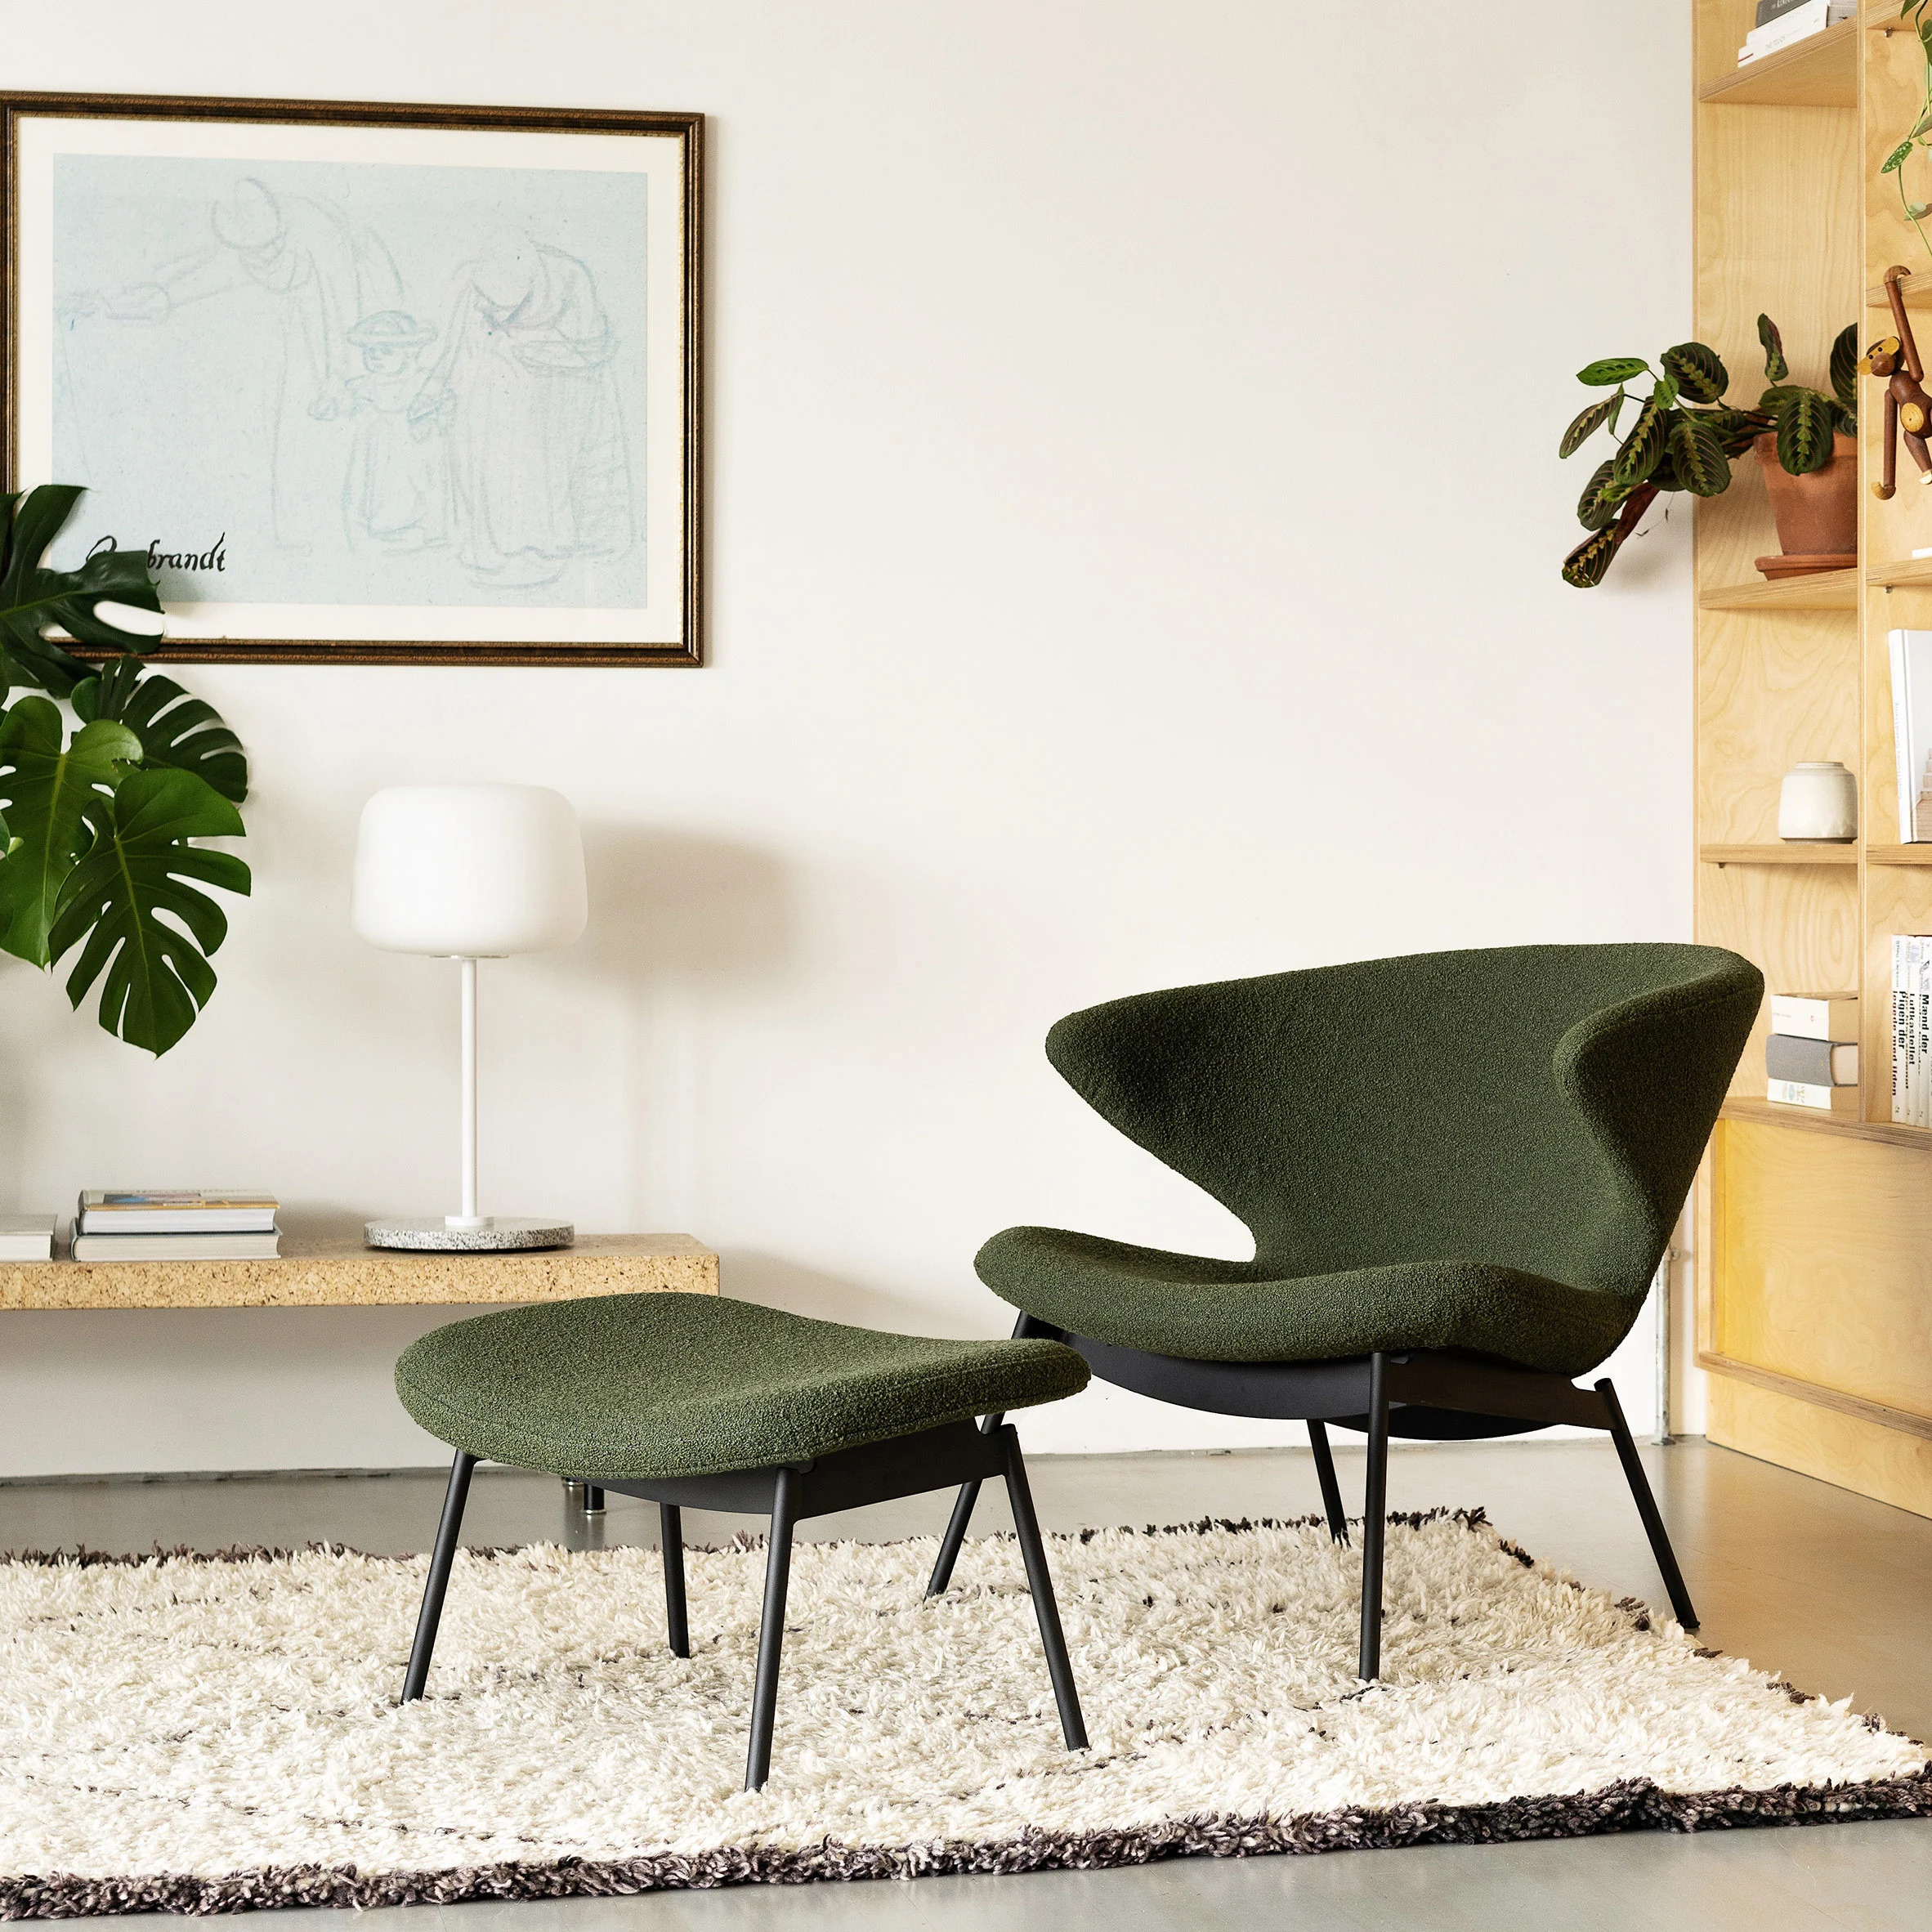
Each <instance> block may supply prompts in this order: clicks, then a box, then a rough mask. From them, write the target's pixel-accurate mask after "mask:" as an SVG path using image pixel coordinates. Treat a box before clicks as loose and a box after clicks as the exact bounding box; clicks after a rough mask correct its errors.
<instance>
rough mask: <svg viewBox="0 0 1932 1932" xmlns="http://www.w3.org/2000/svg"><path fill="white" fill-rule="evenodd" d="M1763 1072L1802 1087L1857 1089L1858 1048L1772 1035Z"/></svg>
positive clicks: (1849, 1043) (1848, 1043) (1846, 1043)
mask: <svg viewBox="0 0 1932 1932" xmlns="http://www.w3.org/2000/svg"><path fill="white" fill-rule="evenodd" d="M1764 1071H1765V1074H1766V1075H1767V1076H1769V1078H1770V1079H1772V1080H1791V1081H1795V1082H1796V1084H1797V1085H1800V1086H1801V1087H1855V1086H1857V1085H1858V1044H1857V1042H1856V1041H1854V1040H1806V1039H1804V1038H1803V1037H1802V1036H1800V1035H1796V1034H1790V1033H1773V1035H1771V1036H1770V1038H1769V1039H1768V1040H1766V1041H1765V1042H1764Z"/></svg>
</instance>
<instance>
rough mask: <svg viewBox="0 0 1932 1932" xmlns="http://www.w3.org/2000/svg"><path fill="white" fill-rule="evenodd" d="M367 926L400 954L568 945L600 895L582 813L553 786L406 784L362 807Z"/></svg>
mask: <svg viewBox="0 0 1932 1932" xmlns="http://www.w3.org/2000/svg"><path fill="white" fill-rule="evenodd" d="M353 916H354V919H355V924H356V931H357V932H359V933H360V934H361V936H362V937H364V939H366V940H367V941H369V944H370V945H371V946H381V947H382V948H383V949H384V950H386V951H388V952H392V953H433V954H436V955H439V956H441V957H444V958H457V959H499V958H501V957H502V956H503V955H504V954H506V953H538V952H545V951H548V950H549V949H550V948H552V946H568V945H569V944H570V942H571V941H572V940H574V939H575V938H576V937H577V936H578V934H579V933H580V932H582V931H583V930H584V920H585V919H587V918H588V916H589V901H588V897H586V895H585V892H584V841H583V839H582V838H581V836H580V835H579V832H578V830H577V815H576V813H575V812H574V811H572V810H571V808H570V800H569V799H568V798H565V797H564V795H563V794H562V793H561V792H553V791H552V790H551V789H549V787H548V785H394V786H391V788H390V789H388V790H387V791H381V792H378V793H377V794H376V795H375V796H374V797H373V798H371V799H370V800H369V803H368V804H366V805H365V806H364V807H363V808H362V829H361V831H360V834H359V835H358V837H357V839H356V887H355V901H354V914H353Z"/></svg>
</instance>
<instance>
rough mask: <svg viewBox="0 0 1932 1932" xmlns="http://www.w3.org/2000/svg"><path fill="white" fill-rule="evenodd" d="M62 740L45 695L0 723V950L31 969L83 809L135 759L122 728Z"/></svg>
mask: <svg viewBox="0 0 1932 1932" xmlns="http://www.w3.org/2000/svg"><path fill="white" fill-rule="evenodd" d="M66 737H67V731H66V727H65V724H64V723H63V722H62V721H61V718H60V712H59V710H58V709H56V706H55V704H54V703H53V701H52V700H51V699H48V698H22V699H20V700H19V701H18V702H17V703H16V704H15V705H14V707H13V709H11V711H9V712H8V713H7V714H6V716H5V717H4V718H0V806H4V807H5V808H6V812H7V823H8V825H9V827H10V829H11V834H12V837H11V840H8V841H0V845H4V847H5V856H4V857H0V948H4V949H5V950H7V951H8V952H10V953H11V954H13V955H15V957H16V958H17V959H25V960H28V961H29V962H30V963H31V964H34V965H35V966H44V965H46V964H47V962H48V957H49V955H48V952H47V933H48V932H49V930H50V929H51V927H52V925H53V923H54V912H55V907H56V903H57V901H58V900H59V898H60V888H61V886H62V885H63V884H64V883H65V882H66V879H67V875H68V874H69V872H70V871H71V870H73V868H74V857H75V855H76V854H77V853H78V852H79V851H80V849H81V847H82V846H83V843H85V830H86V827H85V825H84V822H83V814H84V813H85V811H86V809H87V806H88V804H89V803H97V802H101V800H103V798H105V794H109V793H111V792H112V791H113V789H114V787H115V786H116V785H118V784H119V783H120V781H121V779H122V776H123V772H124V771H125V768H126V767H127V766H128V765H129V764H131V763H133V762H134V761H136V759H138V758H140V756H141V740H139V739H138V738H136V736H135V735H134V734H133V732H132V731H129V730H128V729H127V727H126V726H124V725H118V724H89V725H83V727H81V728H80V730H79V731H76V732H75V733H74V742H73V743H72V744H71V745H69V744H68V743H67V742H66Z"/></svg>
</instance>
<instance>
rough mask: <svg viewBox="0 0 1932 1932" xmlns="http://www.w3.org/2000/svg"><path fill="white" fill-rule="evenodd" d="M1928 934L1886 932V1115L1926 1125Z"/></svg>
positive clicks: (1929, 1113)
mask: <svg viewBox="0 0 1932 1932" xmlns="http://www.w3.org/2000/svg"><path fill="white" fill-rule="evenodd" d="M1928 1076H1932V937H1929V936H1927V935H1925V934H1924V933H1919V932H1895V933H1894V934H1893V935H1892V1118H1893V1119H1894V1120H1895V1121H1897V1122H1898V1125H1900V1126H1903V1127H1932V1077H1928Z"/></svg>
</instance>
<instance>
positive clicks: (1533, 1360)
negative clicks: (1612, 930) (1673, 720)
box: [976, 945, 1764, 1375]
mask: <svg viewBox="0 0 1932 1932" xmlns="http://www.w3.org/2000/svg"><path fill="white" fill-rule="evenodd" d="M1763 995H1764V979H1763V976H1762V975H1761V974H1760V973H1759V972H1758V970H1757V968H1755V966H1753V965H1751V964H1750V962H1749V961H1747V960H1746V959H1740V958H1739V957H1738V956H1737V955H1736V954H1735V953H1731V952H1727V951H1724V950H1722V949H1720V948H1718V947H1715V946H1674V945H1618V946H1509V947H1501V948H1496V949H1491V950H1480V951H1469V952H1451V953H1426V954H1420V955H1414V956H1411V957H1408V958H1403V959H1370V960H1364V961H1362V962H1360V963H1358V964H1352V965H1344V966H1327V967H1322V968H1317V969H1315V970H1313V971H1311V972H1304V973H1276V974H1272V975H1269V976H1268V977H1263V978H1257V979H1243V980H1230V981H1224V982H1221V983H1219V984H1218V985H1212V986H1183V987H1178V988H1176V989H1174V990H1173V991H1167V992H1159V993H1148V994H1143V995H1138V996H1137V997H1134V998H1131V999H1126V1000H1112V1001H1110V1002H1109V1003H1108V1004H1106V1005H1103V1006H1096V1007H1093V1008H1089V1009H1088V1010H1086V1011H1085V1012H1083V1013H1072V1014H1070V1015H1069V1016H1068V1017H1067V1018H1065V1019H1063V1020H1062V1021H1061V1022H1059V1023H1058V1025H1057V1026H1054V1027H1053V1030H1052V1031H1051V1032H1050V1033H1049V1035H1048V1036H1047V1056H1048V1058H1049V1059H1050V1060H1051V1061H1052V1062H1053V1065H1054V1067H1056V1068H1058V1071H1060V1073H1061V1074H1062V1076H1064V1077H1065V1079H1066V1080H1067V1082H1068V1083H1069V1084H1070V1085H1071V1086H1072V1087H1073V1089H1075V1091H1076V1092H1077V1093H1079V1094H1080V1097H1081V1098H1083V1099H1085V1101H1086V1102H1088V1103H1089V1105H1090V1106H1092V1107H1093V1108H1094V1109H1095V1110H1096V1111H1098V1112H1099V1113H1101V1114H1102V1115H1103V1116H1105V1117H1106V1118H1107V1120H1110V1121H1111V1122H1112V1123H1113V1125H1115V1126H1116V1127H1117V1128H1119V1129H1120V1131H1121V1132H1122V1133H1123V1134H1126V1135H1127V1136H1128V1137H1129V1138H1130V1139H1133V1140H1134V1141H1137V1142H1138V1143H1139V1144H1140V1145H1141V1146H1142V1147H1145V1148H1147V1151H1148V1152H1150V1153H1152V1154H1154V1155H1156V1156H1158V1158H1160V1159H1161V1161H1165V1163H1166V1164H1167V1165H1169V1167H1172V1168H1174V1169H1175V1170H1176V1171H1177V1172H1178V1173H1180V1174H1184V1175H1185V1176H1186V1177H1187V1178H1188V1179H1190V1180H1192V1181H1193V1182H1195V1183H1196V1184H1197V1185H1198V1186H1200V1187H1203V1188H1205V1190H1206V1191H1207V1192H1209V1193H1210V1194H1211V1195H1213V1196H1214V1198H1215V1199H1216V1200H1217V1201H1220V1202H1222V1203H1223V1205H1225V1206H1227V1207H1228V1208H1229V1209H1230V1210H1232V1211H1233V1212H1234V1213H1235V1214H1237V1215H1238V1216H1240V1218H1241V1219H1242V1220H1243V1221H1244V1222H1246V1223H1247V1226H1248V1228H1249V1229H1250V1232H1252V1233H1253V1235H1254V1247H1255V1254H1254V1259H1253V1260H1252V1261H1246V1262H1232V1261H1223V1260H1211V1259H1205V1258H1204V1257H1201V1256H1196V1255H1191V1254H1168V1253H1165V1252H1163V1251H1161V1250H1155V1249H1149V1248H1139V1247H1133V1246H1127V1245H1125V1244H1124V1243H1121V1242H1118V1241H1107V1240H1103V1239H1101V1238H1100V1237H1096V1236H1093V1235H1086V1234H1075V1233H1069V1232H1065V1231H1062V1230H1061V1229H1058V1228H1008V1229H1007V1230H1006V1232H1004V1233H1002V1234H998V1235H995V1237H993V1238H992V1240H991V1241H988V1242H987V1243H986V1246H984V1247H983V1248H982V1249H981V1250H980V1252H979V1255H978V1258H977V1263H976V1265H977V1268H978V1270H979V1273H980V1278H981V1279H982V1281H985V1282H986V1286H988V1287H990V1288H991V1289H992V1290H993V1291H994V1292H995V1294H996V1295H1000V1296H1001V1297H1002V1298H1003V1299H1005V1300H1006V1301H1008V1302H1010V1303H1012V1304H1013V1306H1014V1307H1015V1308H1021V1309H1023V1310H1024V1311H1026V1313H1028V1314H1031V1315H1033V1316H1035V1317H1038V1318H1040V1320H1042V1321H1044V1322H1049V1323H1051V1324H1052V1325H1053V1326H1055V1327H1057V1328H1059V1329H1061V1330H1065V1331H1067V1332H1071V1333H1074V1334H1078V1335H1091V1336H1093V1338H1094V1339H1097V1340H1100V1341H1106V1342H1111V1343H1114V1344H1118V1345H1120V1346H1123V1347H1128V1348H1142V1349H1147V1350H1152V1351H1153V1352H1156V1353H1162V1354H1170V1355H1184V1356H1190V1357H1196V1358H1202V1359H1208V1360H1214V1361H1232V1362H1266V1361H1305V1360H1310V1359H1315V1358H1321V1357H1335V1356H1345V1355H1360V1354H1365V1353H1371V1352H1372V1351H1375V1350H1378V1349H1382V1350H1389V1351H1398V1350H1401V1349H1405V1348H1471V1349H1477V1350H1480V1351H1482V1352H1483V1353H1487V1354H1490V1355H1495V1356H1500V1357H1503V1358H1505V1359H1506V1360H1508V1361H1511V1362H1519V1363H1521V1364H1523V1366H1526V1367H1529V1368H1536V1369H1545V1370H1550V1371H1555V1372H1557V1373H1559V1374H1562V1375H1581V1374H1582V1373H1583V1372H1585V1371H1586V1370H1589V1369H1591V1368H1594V1367H1595V1366H1597V1364H1598V1363H1599V1362H1602V1361H1603V1358H1604V1357H1606V1356H1607V1355H1608V1354H1609V1353H1610V1352H1611V1350H1612V1349H1613V1348H1615V1347H1616V1346H1617V1343H1618V1342H1620V1341H1621V1339H1623V1337H1624V1335H1626V1333H1627V1332H1628V1330H1629V1329H1630V1325H1631V1323H1632V1322H1634V1321H1635V1318H1636V1316H1637V1313H1638V1310H1639V1308H1641V1307H1642V1306H1643V1304H1644V1296H1645V1295H1646V1293H1647V1291H1648V1287H1649V1284H1650V1280H1651V1277H1652V1274H1653V1273H1654V1272H1655V1270H1656V1268H1657V1262H1658V1260H1659V1259H1660V1258H1661V1255H1662V1253H1663V1250H1664V1246H1665V1244H1666V1241H1668V1240H1669V1238H1670V1229H1671V1227H1672V1225H1673V1223H1675V1219H1676V1216H1677V1214H1678V1211H1679V1209H1680V1208H1681V1206H1682V1205H1683V1202H1684V1196H1685V1194H1686V1192H1688V1188H1689V1187H1690V1183H1691V1179H1692V1177H1693V1174H1694V1173H1695V1172H1696V1169H1697V1161H1698V1159H1699V1157H1700V1156H1701V1155H1702V1152H1703V1148H1704V1145H1705V1143H1706V1140H1707V1139H1708V1138H1709V1137H1710V1134H1711V1127H1712V1125H1713V1124H1714V1123H1715V1120H1716V1118H1717V1111H1718V1108H1719V1107H1720V1105H1721V1104H1722V1102H1723V1100H1724V1092H1725V1089H1726V1088H1727V1086H1728V1085H1729V1081H1730V1078H1731V1075H1732V1073H1733V1070H1734V1069H1735V1068H1736V1066H1737V1059H1738V1056H1739V1054H1740V1053H1742V1050H1743V1047H1744V1043H1745V1041H1746V1039H1747V1038H1748V1036H1749V1035H1750V1031H1751V1025H1752V1022H1753V1021H1754V1019H1755V1017H1756V1014H1757V1011H1758V1008H1759V1005H1760V1001H1761V1000H1762V998H1763Z"/></svg>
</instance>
